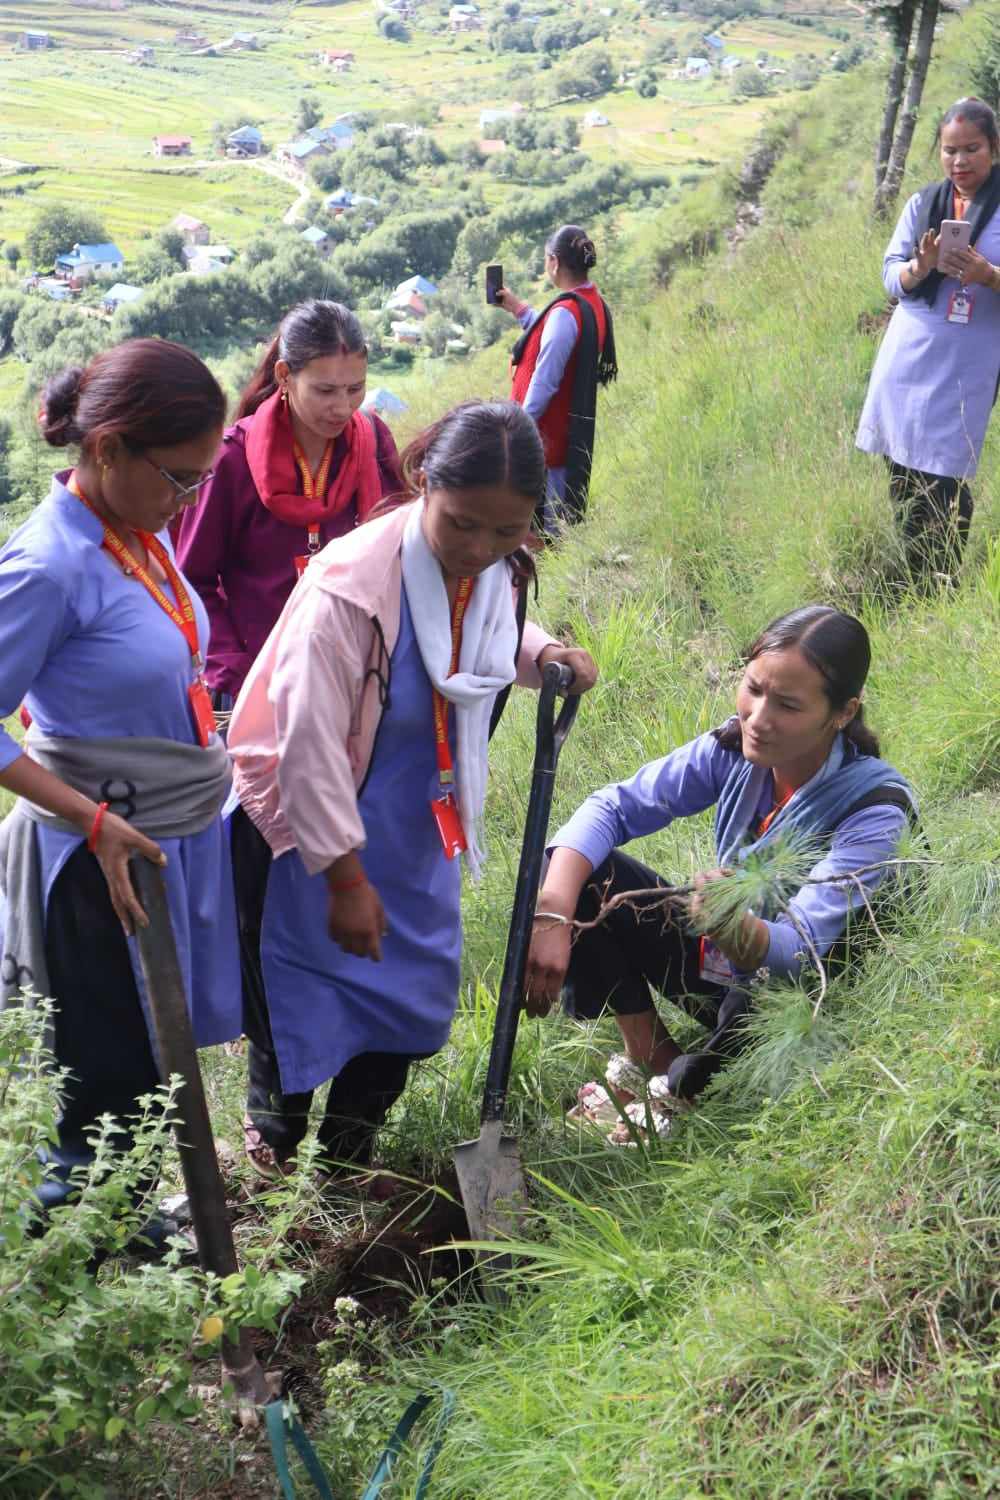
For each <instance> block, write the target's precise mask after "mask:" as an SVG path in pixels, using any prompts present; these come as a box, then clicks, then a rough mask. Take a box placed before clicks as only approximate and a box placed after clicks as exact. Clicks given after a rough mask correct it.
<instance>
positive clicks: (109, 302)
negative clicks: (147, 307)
mask: <svg viewBox="0 0 1000 1500" xmlns="http://www.w3.org/2000/svg"><path fill="white" fill-rule="evenodd" d="M144 295H145V293H144V290H143V288H142V287H141V286H128V285H127V283H126V282H124V281H116V282H115V284H114V286H112V287H108V290H107V291H106V292H105V293H104V301H103V304H102V305H103V307H104V311H105V312H109V313H113V312H115V311H116V309H117V308H119V307H121V306H122V305H123V304H124V303H126V302H138V301H139V300H140V298H141V297H143V296H144Z"/></svg>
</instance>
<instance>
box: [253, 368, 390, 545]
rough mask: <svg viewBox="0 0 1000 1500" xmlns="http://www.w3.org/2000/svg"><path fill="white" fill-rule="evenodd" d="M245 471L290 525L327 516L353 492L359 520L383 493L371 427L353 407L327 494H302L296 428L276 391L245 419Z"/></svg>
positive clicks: (273, 511)
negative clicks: (344, 446)
mask: <svg viewBox="0 0 1000 1500" xmlns="http://www.w3.org/2000/svg"><path fill="white" fill-rule="evenodd" d="M244 425H245V432H246V455H247V464H248V465H249V468H250V474H251V477H252V478H253V482H254V484H255V486H256V488H257V493H258V495H259V496H260V498H261V501H262V503H263V504H264V505H266V506H267V508H268V510H269V511H270V512H271V514H272V515H275V516H277V517H278V520H279V521H286V522H287V523H288V525H289V526H310V525H315V524H316V523H318V522H320V521H329V520H331V519H332V517H333V516H335V515H337V514H338V513H339V512H340V511H342V510H343V509H344V508H345V506H347V505H349V504H350V503H351V500H352V499H355V497H356V506H357V512H358V521H359V523H360V522H361V521H364V520H367V518H368V515H369V513H370V512H371V510H372V508H373V507H374V506H375V505H377V504H378V502H379V500H380V499H381V498H382V480H381V476H380V473H379V466H378V452H377V445H376V442H375V428H374V425H373V423H372V422H371V421H370V420H369V418H368V417H367V416H366V415H365V414H364V412H361V411H356V412H352V414H351V419H350V421H349V422H348V424H347V426H346V427H345V428H344V434H343V435H344V437H345V438H346V440H347V452H346V454H345V455H344V459H343V462H342V463H341V465H340V468H339V469H337V471H336V472H335V473H334V474H332V475H331V476H330V478H329V480H328V482H327V486H326V494H325V495H322V496H320V497H317V498H316V499H315V500H307V499H306V497H305V495H304V494H303V493H302V480H301V476H300V474H299V471H298V467H297V465H296V463H295V434H294V432H293V431H292V419H291V417H290V416H289V412H288V407H287V405H286V404H285V402H284V401H282V399H281V392H280V391H275V393H274V395H273V396H269V397H268V398H267V400H266V401H263V402H261V404H260V406H258V408H257V410H256V411H255V412H254V414H253V416H252V418H251V419H250V420H249V421H248V422H246V423H245V424H244Z"/></svg>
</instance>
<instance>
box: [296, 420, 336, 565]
mask: <svg viewBox="0 0 1000 1500" xmlns="http://www.w3.org/2000/svg"><path fill="white" fill-rule="evenodd" d="M293 452H294V453H295V462H296V463H297V464H298V466H299V473H300V474H301V475H302V493H303V494H304V495H305V497H306V499H307V500H315V499H316V497H317V495H318V496H320V497H322V498H323V499H324V502H325V497H326V486H327V482H328V480H329V477H330V465H331V463H332V462H333V440H332V439H331V440H330V442H328V443H327V445H326V447H325V449H324V450H323V457H322V458H321V459H320V461H319V468H318V469H317V470H316V473H315V474H313V473H312V471H311V470H310V468H309V460H308V459H307V458H306V455H305V453H304V451H303V449H302V446H301V444H300V443H299V441H298V439H297V438H296V439H295V445H294V448H293ZM306 529H307V531H308V534H309V551H310V553H313V552H318V551H319V522H318V521H313V522H311V523H310V525H309V526H308V527H307V528H306ZM300 571H301V570H300Z"/></svg>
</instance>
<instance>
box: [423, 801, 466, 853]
mask: <svg viewBox="0 0 1000 1500" xmlns="http://www.w3.org/2000/svg"><path fill="white" fill-rule="evenodd" d="M431 812H432V813H433V814H434V821H435V823H436V824H437V831H438V833H439V834H440V835H441V847H442V848H443V849H444V857H445V859H454V858H455V855H456V854H461V853H462V852H463V851H464V850H466V849H468V847H469V846H468V844H467V843H466V841H465V830H464V829H463V827H462V819H461V815H460V814H459V811H458V803H457V802H456V801H455V794H454V792H449V793H448V795H447V796H446V797H435V798H434V800H433V801H432V802H431Z"/></svg>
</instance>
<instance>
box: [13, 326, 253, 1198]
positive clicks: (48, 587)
mask: <svg viewBox="0 0 1000 1500" xmlns="http://www.w3.org/2000/svg"><path fill="white" fill-rule="evenodd" d="M224 414H225V398H224V397H223V395H222V392H221V390H220V389H219V386H218V384H217V382H216V381H215V379H214V377H213V376H212V375H211V373H210V371H209V370H208V369H207V368H206V367H205V366H204V365H203V364H202V362H201V361H200V360H199V359H197V358H196V356H195V355H193V354H191V353H190V352H189V351H188V350H186V349H183V348H181V347H180V346H178V345H175V344H170V343H167V342H165V341H160V340H134V341H131V342H129V343H126V344H122V345H119V346H118V347H117V348H114V349H111V350H108V351H107V352H106V353H104V354H101V355H98V356H97V357H96V358H95V359H94V360H93V361H92V362H91V364H90V365H89V366H88V367H87V369H86V370H82V371H81V370H78V369H77V370H70V371H67V372H66V373H65V374H64V375H63V376H61V377H57V378H56V379H55V380H53V381H51V382H50V383H49V385H48V387H47V388H46V392H45V396H44V404H43V412H42V416H41V426H42V431H43V434H44V436H45V438H46V439H47V441H48V442H49V443H51V444H52V445H53V446H60V447H64V446H67V445H69V444H74V445H76V444H78V445H79V448H80V457H79V459H78V462H77V464H76V467H75V468H74V469H73V470H67V471H64V472H62V473H60V474H58V475H57V476H56V477H55V478H54V479H53V482H52V488H51V490H50V492H49V495H48V496H47V497H46V499H45V500H43V501H42V503H41V504H40V505H39V506H38V508H37V509H36V510H35V511H34V513H33V514H32V515H31V516H30V518H29V519H28V520H27V521H26V522H25V524H24V525H23V526H21V527H20V528H19V530H18V531H16V532H15V533H14V535H13V536H12V537H11V538H10V539H9V540H8V542H7V543H6V545H5V546H4V547H3V550H2V552H0V715H3V716H7V715H9V714H11V713H12V712H13V711H14V710H16V709H17V707H18V705H19V704H21V703H23V704H24V707H25V710H26V714H25V717H26V718H27V717H30V728H29V730H28V734H27V736H26V739H25V741H24V743H23V745H22V744H20V743H18V741H17V740H16V739H15V738H14V737H13V736H11V735H10V734H9V733H7V732H6V731H2V730H0V785H3V786H4V787H6V788H7V789H8V790H9V791H12V792H14V793H16V794H17V795H18V797H19V799H20V800H19V801H18V803H17V804H16V805H15V808H14V810H13V812H12V813H11V814H10V815H9V816H8V818H7V819H6V820H5V822H4V824H3V827H2V831H0V885H2V890H3V897H4V900H3V906H2V910H0V929H2V931H3V940H4V941H3V975H2V978H3V998H4V1001H5V1002H6V1003H16V1002H17V1000H18V999H19V998H20V996H21V992H22V991H24V990H30V991H33V992H34V993H36V994H42V995H50V996H52V997H53V998H54V999H55V1001H56V1003H57V1006H58V1010H57V1014H56V1019H55V1026H54V1036H53V1038H52V1042H53V1048H54V1052H55V1056H56V1060H57V1062H58V1063H59V1064H60V1066H62V1067H65V1068H68V1069H69V1070H70V1075H71V1076H70V1078H69V1079H68V1081H67V1083H66V1084H65V1086H64V1090H63V1112H62V1118H61V1123H60V1127H59V1141H58V1146H57V1148H56V1149H55V1150H54V1151H53V1153H52V1163H51V1173H50V1176H49V1179H48V1180H47V1182H46V1183H45V1185H44V1189H43V1195H42V1196H43V1201H44V1202H46V1203H47V1204H48V1205H50V1206H51V1205H53V1204H55V1203H57V1202H59V1201H61V1199H62V1198H64V1197H65V1196H66V1194H67V1192H68V1191H69V1174H70V1172H71V1170H72V1168H73V1167H74V1166H77V1165H80V1164H83V1163H86V1162H87V1161H88V1160H89V1159H91V1156H92V1152H91V1150H90V1147H89V1145H88V1142H87V1137H88V1135H89V1133H90V1132H91V1131H92V1130H93V1129H94V1126H95V1122H96V1121H97V1119H98V1118H99V1116H100V1115H102V1114H104V1113H111V1114H114V1115H116V1116H120V1117H127V1116H129V1115H134V1114H135V1113H136V1111H137V1105H136V1100H137V1098H138V1096H140V1095H141V1094H143V1093H146V1092H148V1091H149V1090H151V1089H153V1088H155V1087H156V1085H157V1083H158V1071H157V1067H156V1062H155V1058H154V1053H153V1047H152V1043H151V1040H150V1032H149V1028H148V1024H147V1019H146V1014H145V1000H144V996H143V989H142V982H141V977H140V974H139V969H138V964H137V958H136V954H135V951H134V939H133V938H132V936H131V934H132V932H133V930H134V926H135V923H137V922H138V923H141V924H144V923H145V920H146V918H145V914H144V913H143V911H142V908H141V906H140V905H139V902H138V900H137V898H136V896H135V892H134V890H133V888H132V884H131V880H130V878H129V873H128V860H129V858H130V857H133V856H144V857H146V858H149V859H152V860H154V861H156V862H162V863H163V866H164V875H165V878H166V884H167V893H168V899H169V905H170V912H171V916H172V919H173V925H174V929H175V935H176V938H177V944H178V950H179V954H180V958H181V964H182V969H183V972H184V977H185V980H186V983H187V990H188V995H189V997H190V1003H191V1011H192V1020H193V1024H194V1031H195V1036H196V1039H197V1041H198V1042H199V1043H200V1044H202V1045H206V1044H209V1043H213V1042H220V1041H223V1040H226V1039H228V1038H231V1037H233V1036H236V1035H238V1034H239V1031H240V986H239V959H238V944H237V936H236V921H235V904H234V897H233V889H232V876H231V871H230V867H229V856H228V846H227V841H226V839H225V837H224V834H223V828H222V823H221V819H220V816H219V812H220V808H221V805H222V802H223V801H224V799H225V796H226V793H227V791H228V787H229V783H230V774H229V768H228V760H227V756H226V753H225V749H224V747H223V745H222V744H221V741H220V740H219V738H218V736H217V735H216V734H215V733H214V725H213V724H212V722H211V715H210V713H208V714H205V713H204V705H205V698H204V697H202V696H201V693H204V691H205V690H204V687H203V685H202V684H201V683H200V661H201V660H202V659H203V656H204V653H205V650H206V649H207V644H208V621H207V616H206V614H205V611H204V608H203V606H202V605H201V602H200V600H199V599H198V598H197V596H196V595H195V594H194V593H193V591H192V590H189V589H188V588H187V587H186V585H185V584H184V582H183V580H182V579H181V578H180V575H179V574H177V572H176V569H175V568H174V565H173V561H172V553H171V550H170V543H169V539H168V536H167V527H168V525H169V523H170V521H171V520H172V519H173V518H174V516H176V514H177V513H178V511H179V510H180V508H181V506H182V505H190V504H192V503H193V502H194V499H195V497H196V495H197V492H198V489H199V488H200V486H201V484H203V483H204V482H205V479H206V478H207V477H208V476H207V473H206V470H207V467H208V465H209V464H210V463H211V460H212V456H213V454H214V453H215V451H216V448H217V446H218V441H219V435H220V432H221V427H222V421H223V418H224ZM185 611H187V617H186V616H185ZM199 687H201V693H199V691H198V690H199ZM199 714H201V715H202V717H201V718H199ZM121 1139H123V1140H124V1141H126V1142H127V1139H128V1131H127V1128H125V1129H123V1131H122V1135H121Z"/></svg>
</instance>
